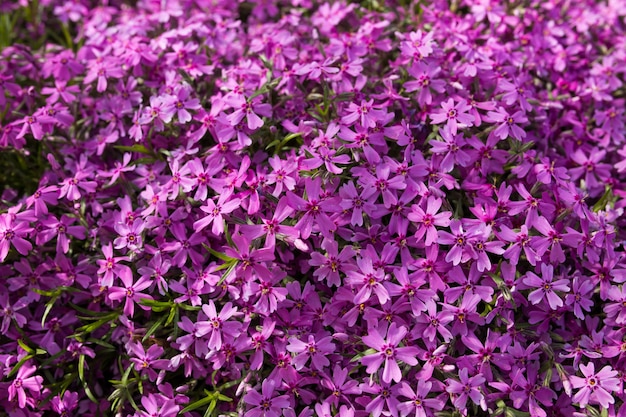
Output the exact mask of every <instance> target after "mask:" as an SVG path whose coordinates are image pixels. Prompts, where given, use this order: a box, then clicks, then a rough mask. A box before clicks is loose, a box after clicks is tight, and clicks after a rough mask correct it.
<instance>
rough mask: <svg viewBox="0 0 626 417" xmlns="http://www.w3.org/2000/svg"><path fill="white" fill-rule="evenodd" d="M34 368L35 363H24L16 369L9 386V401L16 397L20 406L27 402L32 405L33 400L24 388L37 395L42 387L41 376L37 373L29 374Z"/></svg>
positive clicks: (22, 406)
mask: <svg viewBox="0 0 626 417" xmlns="http://www.w3.org/2000/svg"><path fill="white" fill-rule="evenodd" d="M36 370H37V367H36V366H35V365H32V366H28V365H26V364H24V365H23V366H22V367H21V368H20V369H19V371H17V376H16V377H15V379H14V380H13V382H12V383H11V385H10V386H9V401H11V400H12V399H13V398H15V397H17V403H18V405H19V406H20V408H24V407H26V404H27V403H28V404H29V405H31V406H34V401H33V399H32V398H28V397H27V394H26V390H29V391H31V392H33V393H35V395H36V396H39V393H40V392H41V390H42V388H43V387H42V385H41V383H42V382H43V378H42V377H41V376H39V375H36V376H31V375H32V374H34V373H35V371H36Z"/></svg>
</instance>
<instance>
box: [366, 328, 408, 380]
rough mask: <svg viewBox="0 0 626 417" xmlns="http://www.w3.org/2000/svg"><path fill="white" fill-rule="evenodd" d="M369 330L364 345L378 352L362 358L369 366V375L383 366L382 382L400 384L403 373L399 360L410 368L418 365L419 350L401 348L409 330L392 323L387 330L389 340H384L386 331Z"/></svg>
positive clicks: (378, 329) (406, 347)
mask: <svg viewBox="0 0 626 417" xmlns="http://www.w3.org/2000/svg"><path fill="white" fill-rule="evenodd" d="M382 331H383V333H381V329H380V328H377V329H369V334H368V335H367V336H363V339H362V340H363V343H365V345H367V346H369V347H370V348H373V349H375V350H377V351H378V352H377V353H373V354H371V355H366V356H364V357H362V358H361V363H362V364H363V365H365V366H367V373H369V374H373V373H375V372H377V371H378V369H380V367H381V365H383V364H384V366H383V373H382V381H383V382H385V383H390V382H391V381H392V380H393V381H395V382H400V380H401V379H402V372H401V371H400V367H399V366H398V360H400V361H402V362H404V363H406V364H407V365H409V366H415V365H417V359H416V356H417V354H418V353H419V351H418V349H417V348H415V347H411V346H404V347H400V342H402V339H404V336H406V335H407V332H408V331H407V329H406V327H404V326H400V327H398V326H397V325H396V324H395V323H391V325H390V326H389V329H388V330H387V332H386V333H387V339H383V334H384V333H385V331H384V330H382Z"/></svg>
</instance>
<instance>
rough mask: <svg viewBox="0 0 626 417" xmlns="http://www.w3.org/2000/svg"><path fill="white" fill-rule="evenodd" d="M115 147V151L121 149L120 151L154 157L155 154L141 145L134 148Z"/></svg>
mask: <svg viewBox="0 0 626 417" xmlns="http://www.w3.org/2000/svg"><path fill="white" fill-rule="evenodd" d="M113 147H114V148H115V149H119V150H120V151H128V152H139V153H143V154H145V155H153V152H151V151H150V150H149V149H148V148H146V147H145V146H144V145H141V144H136V145H133V146H122V145H115V146H113Z"/></svg>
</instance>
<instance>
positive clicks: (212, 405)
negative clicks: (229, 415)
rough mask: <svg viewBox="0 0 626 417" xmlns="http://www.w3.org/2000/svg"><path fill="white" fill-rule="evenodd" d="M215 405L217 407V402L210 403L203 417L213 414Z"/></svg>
mask: <svg viewBox="0 0 626 417" xmlns="http://www.w3.org/2000/svg"><path fill="white" fill-rule="evenodd" d="M216 405H217V401H215V400H213V401H211V403H210V404H209V408H207V409H206V411H205V413H204V417H209V416H210V415H211V413H212V412H213V410H215V406H216Z"/></svg>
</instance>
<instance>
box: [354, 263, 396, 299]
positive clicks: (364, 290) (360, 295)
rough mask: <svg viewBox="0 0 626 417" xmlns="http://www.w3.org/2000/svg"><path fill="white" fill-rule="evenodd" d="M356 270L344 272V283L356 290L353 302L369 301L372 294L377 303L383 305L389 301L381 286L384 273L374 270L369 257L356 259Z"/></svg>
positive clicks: (385, 289) (384, 289)
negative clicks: (374, 295) (345, 276)
mask: <svg viewBox="0 0 626 417" xmlns="http://www.w3.org/2000/svg"><path fill="white" fill-rule="evenodd" d="M356 263H357V265H358V270H350V271H346V275H347V278H346V283H347V284H350V285H351V286H353V287H354V288H356V289H357V293H356V295H355V296H354V302H355V303H356V304H361V303H364V302H366V301H367V300H369V298H370V296H371V295H372V293H374V294H376V297H377V298H378V301H379V303H380V304H381V305H382V304H385V303H386V302H387V301H388V300H389V291H387V288H385V286H384V285H383V281H384V279H385V273H384V271H382V270H380V269H375V268H374V265H373V263H372V259H371V258H369V257H365V258H358V259H357V261H356Z"/></svg>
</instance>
